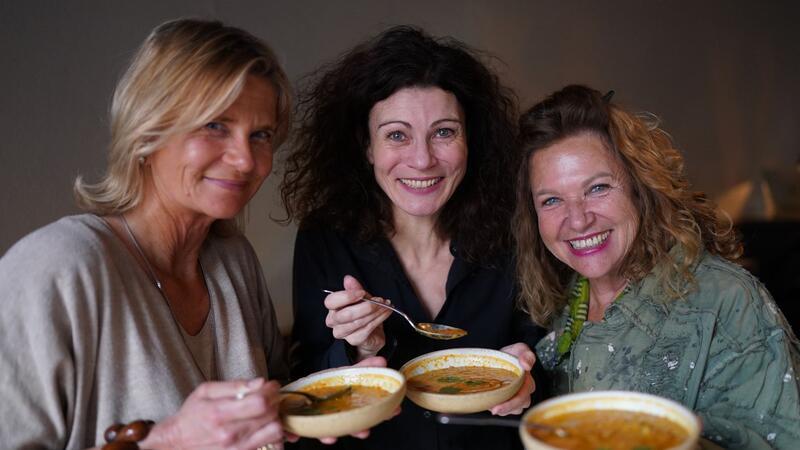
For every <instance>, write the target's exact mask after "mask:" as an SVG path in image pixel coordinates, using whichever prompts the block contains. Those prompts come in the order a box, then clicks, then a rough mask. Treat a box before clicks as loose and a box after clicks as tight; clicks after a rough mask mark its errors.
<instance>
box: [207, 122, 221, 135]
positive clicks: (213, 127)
mask: <svg viewBox="0 0 800 450" xmlns="http://www.w3.org/2000/svg"><path fill="white" fill-rule="evenodd" d="M203 128H205V129H206V130H208V131H210V132H212V133H214V134H222V133H224V132H225V131H227V129H226V128H225V125H224V124H222V123H220V122H208V123H207V124H205V125H204V126H203Z"/></svg>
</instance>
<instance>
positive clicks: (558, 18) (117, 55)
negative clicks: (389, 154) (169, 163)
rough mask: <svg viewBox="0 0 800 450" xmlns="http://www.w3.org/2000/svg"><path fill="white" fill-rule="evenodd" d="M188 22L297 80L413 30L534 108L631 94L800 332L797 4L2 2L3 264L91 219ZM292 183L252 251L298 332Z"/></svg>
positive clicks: (727, 0) (256, 230) (264, 205)
mask: <svg viewBox="0 0 800 450" xmlns="http://www.w3.org/2000/svg"><path fill="white" fill-rule="evenodd" d="M180 16H201V17H213V18H219V19H222V20H223V21H226V22H228V23H230V24H233V25H237V26H241V27H243V28H245V29H247V30H249V31H251V32H253V33H254V34H256V35H258V36H260V37H262V38H264V39H265V40H266V41H267V42H269V43H270V44H271V45H272V46H273V47H274V48H275V50H276V52H277V53H278V55H279V57H280V59H281V60H282V62H283V64H284V66H285V68H286V69H287V71H288V73H289V75H290V76H291V78H292V80H293V81H297V80H298V79H299V78H300V77H301V76H302V75H304V74H307V73H309V72H310V71H312V70H314V68H315V67H317V66H319V65H320V64H321V63H323V62H326V61H329V60H330V59H332V58H334V57H335V56H336V55H338V54H340V53H341V52H342V51H344V50H346V49H348V48H349V47H351V46H352V45H354V44H355V43H357V42H359V41H361V40H363V39H364V38H366V37H367V36H370V35H373V34H375V33H377V32H380V31H381V30H383V29H384V28H386V27H387V26H389V25H395V24H401V23H411V24H416V25H420V26H423V27H424V28H426V29H427V30H428V31H429V32H431V33H433V34H435V35H452V36H454V37H456V38H458V39H461V40H463V41H465V42H467V43H468V44H470V45H472V46H474V47H477V48H479V49H483V50H485V51H487V52H490V53H491V54H493V55H495V56H497V60H495V61H494V64H495V66H496V68H497V69H498V71H499V72H500V73H501V75H502V77H503V78H504V80H505V81H506V82H507V84H508V85H510V86H511V87H512V88H514V89H515V90H516V92H517V93H518V95H519V98H520V103H521V105H522V106H523V107H527V106H530V105H531V104H532V103H533V102H535V101H536V100H537V99H539V98H541V97H542V96H544V95H546V94H548V93H550V92H552V91H554V90H555V89H558V88H560V87H561V86H563V85H565V84H568V83H586V84H589V85H592V86H594V87H596V88H598V89H600V90H605V89H615V90H616V92H617V95H616V97H615V98H616V99H617V100H619V101H620V102H622V103H623V104H625V105H627V106H629V107H630V108H632V109H634V110H642V111H650V112H653V113H656V114H657V115H659V116H660V117H661V119H662V120H663V126H664V128H665V129H666V130H667V131H669V132H670V133H671V134H672V136H673V137H674V139H675V141H676V143H677V145H678V146H679V148H681V149H682V150H683V151H684V154H685V156H686V168H687V171H688V174H689V176H690V178H691V180H692V181H693V183H694V184H695V185H696V187H697V188H699V189H702V190H704V191H707V192H708V193H709V194H710V196H711V197H713V198H716V199H720V200H722V201H723V203H724V204H725V207H726V209H727V210H728V212H729V213H730V214H731V215H732V216H734V217H735V218H736V219H737V220H738V221H740V222H741V223H744V222H745V221H747V222H748V223H749V224H750V225H748V226H747V227H745V228H743V231H744V233H743V234H744V236H745V237H746V238H747V239H746V240H747V244H748V245H747V249H748V252H749V255H748V256H750V263H751V266H752V268H754V270H755V271H756V272H757V273H758V274H759V276H761V277H762V279H763V280H764V281H766V282H767V285H768V286H769V288H770V289H771V290H772V291H773V292H774V293H775V296H776V298H778V299H779V301H780V303H781V304H782V305H783V308H784V310H786V311H792V313H791V316H793V317H797V314H798V312H797V311H796V309H794V308H795V307H794V306H793V305H794V304H795V298H796V297H797V293H798V292H800V291H798V289H797V279H798V278H800V277H798V276H797V275H798V265H797V254H798V244H797V241H798V231H797V230H798V226H797V224H796V223H795V222H787V221H785V219H783V220H784V221H781V222H774V220H775V219H781V217H786V216H790V215H791V214H790V212H791V211H790V209H791V208H787V207H786V205H790V206H791V204H792V202H793V201H794V202H797V201H798V199H797V197H798V195H791V194H790V195H787V194H786V192H792V191H791V186H792V184H791V183H792V182H791V181H790V182H789V183H788V184H787V183H783V184H782V185H778V184H775V183H773V185H772V186H771V187H770V186H768V182H770V181H771V182H774V181H775V179H777V178H775V177H773V176H771V175H769V176H768V175H767V174H773V175H774V174H775V173H778V174H779V175H780V174H783V175H781V176H779V177H778V178H779V179H782V180H787V179H789V180H794V179H796V178H797V172H792V171H793V170H795V163H796V161H797V160H798V156H799V155H800V127H798V118H799V117H800V114H799V113H798V100H799V99H800V95H799V94H800V83H799V82H800V51H799V50H800V31H798V30H799V28H798V26H797V24H798V23H800V2H796V1H767V2H757V1H749V0H748V1H744V0H724V1H723V0H714V1H704V2H694V1H655V0H651V1H646V2H642V1H634V0H620V1H606V2H599V1H588V0H583V1H565V2H556V1H531V0H517V1H503V0H495V1H458V2H456V1H437V0H405V1H367V0H354V1H338V2H337V1H329V0H313V1H290V0H286V1H256V0H244V1H233V0H231V1H211V0H201V1H195V0H176V1H152V0H151V1H135V2H130V1H110V0H109V1H99V0H98V1H92V2H88V1H63V2H61V1H49V2H48V1H26V2H22V1H16V2H14V1H10V0H0V58H2V62H0V67H2V70H0V124H2V129H1V130H2V131H0V136H1V137H0V180H1V181H0V183H1V184H0V254H2V253H4V252H5V251H6V250H7V249H8V248H9V247H10V246H11V245H12V244H13V243H14V242H15V241H16V240H18V239H19V238H21V237H22V236H23V235H24V234H26V233H28V232H30V231H32V230H33V229H35V228H37V227H40V226H42V225H44V224H46V223H48V222H51V221H53V220H55V219H56V218H58V217H60V216H63V215H65V214H71V213H75V212H77V210H76V209H75V207H74V205H73V202H72V197H71V185H72V182H73V180H74V178H75V176H76V175H78V174H84V175H86V176H88V177H89V178H92V179H96V177H97V176H98V175H99V174H100V173H101V171H102V168H103V167H104V165H105V151H106V150H105V147H106V142H107V139H108V134H107V119H106V115H107V109H108V104H109V100H110V98H111V93H112V89H113V86H114V84H115V82H116V80H117V78H118V77H119V76H120V74H121V71H122V70H123V68H124V67H125V66H126V64H127V62H128V60H129V58H130V57H131V55H132V53H133V51H134V50H135V48H136V47H137V46H138V45H139V43H140V42H141V41H142V40H143V39H144V38H145V36H146V35H147V33H148V32H149V31H150V30H151V29H152V28H153V27H154V26H156V25H157V24H159V23H161V22H163V21H165V20H167V19H172V18H176V17H180ZM280 168H281V166H280V164H278V165H277V167H276V171H277V172H278V173H279V172H280ZM787 174H788V175H787ZM792 174H794V175H792ZM781 177H782V178H781ZM792 177H794V178H792ZM278 179H279V176H272V177H271V178H270V179H269V180H267V183H266V184H265V187H264V188H263V189H262V190H261V192H260V193H259V194H258V196H257V197H256V199H255V200H254V201H253V204H252V206H251V208H250V225H249V228H248V236H249V237H250V239H251V240H252V242H253V244H254V246H255V248H256V249H257V251H258V253H259V257H260V259H261V261H262V264H263V266H264V271H265V275H266V278H267V283H268V284H269V286H270V289H271V291H272V293H273V297H274V299H275V302H276V305H277V306H276V307H277V309H278V315H279V318H280V322H281V327H282V329H284V330H286V329H288V327H289V326H290V324H291V320H292V318H291V308H290V301H291V300H290V299H291V287H290V286H289V283H288V280H290V278H291V275H290V274H291V272H290V268H291V262H292V261H291V259H292V243H293V238H294V232H295V230H294V228H293V227H281V226H278V225H276V224H275V223H273V222H272V221H271V220H270V215H272V216H280V214H281V208H280V204H279V202H278V201H277V197H276V195H275V185H276V182H277V180H278ZM765 186H767V187H770V188H769V189H764V187H765ZM781 186H783V187H781ZM786 186H789V187H788V188H787V187H786ZM765 220H766V222H764V221H765ZM792 283H794V284H792Z"/></svg>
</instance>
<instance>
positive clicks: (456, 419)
mask: <svg viewBox="0 0 800 450" xmlns="http://www.w3.org/2000/svg"><path fill="white" fill-rule="evenodd" d="M436 421H437V422H439V423H442V424H452V425H495V426H501V427H513V428H519V425H520V424H521V423H522V421H521V420H519V419H504V418H500V417H468V416H454V415H448V414H436ZM525 427H526V428H536V429H539V430H544V431H549V432H550V433H553V434H555V435H556V436H558V437H560V438H564V437H567V436H569V433H567V430H565V429H563V428H561V427H554V426H551V425H544V424H541V423H535V422H525Z"/></svg>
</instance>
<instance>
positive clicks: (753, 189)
mask: <svg viewBox="0 0 800 450" xmlns="http://www.w3.org/2000/svg"><path fill="white" fill-rule="evenodd" d="M717 203H718V204H719V207H720V208H721V209H722V210H724V211H725V212H726V213H728V215H729V216H730V217H731V219H732V220H733V222H734V223H740V222H753V221H755V222H760V221H773V220H779V221H794V220H800V159H799V160H798V161H797V162H796V163H795V164H793V165H790V166H787V167H785V168H778V169H775V168H772V169H764V170H762V171H761V172H760V173H759V174H758V175H756V176H755V177H753V178H752V179H750V180H747V181H743V182H741V183H739V184H737V185H735V186H733V187H732V188H730V189H728V190H727V191H726V192H725V193H724V194H723V195H722V196H721V197H720V198H719V199H718V200H717Z"/></svg>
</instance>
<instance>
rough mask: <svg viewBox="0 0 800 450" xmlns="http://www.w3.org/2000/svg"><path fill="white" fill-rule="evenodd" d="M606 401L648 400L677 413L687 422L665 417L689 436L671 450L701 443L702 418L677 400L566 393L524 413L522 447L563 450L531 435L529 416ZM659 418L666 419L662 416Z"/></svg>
mask: <svg viewBox="0 0 800 450" xmlns="http://www.w3.org/2000/svg"><path fill="white" fill-rule="evenodd" d="M620 397H621V398H620ZM606 398H609V399H614V398H619V399H620V400H622V401H633V402H635V401H646V402H647V403H656V404H660V405H661V406H664V407H666V408H667V409H671V410H672V411H673V412H675V413H676V414H677V415H678V416H680V417H681V418H682V419H684V420H682V421H681V422H676V421H675V420H674V419H672V418H671V417H666V419H667V420H671V421H672V422H675V423H676V425H678V426H680V427H682V428H683V429H684V430H685V431H686V432H687V437H686V439H685V440H684V441H683V442H681V443H680V444H678V446H677V447H672V448H683V447H682V446H685V445H686V444H687V443H689V442H693V441H697V440H699V438H700V434H701V433H702V430H703V427H702V422H701V420H700V417H699V416H698V415H697V414H695V413H694V412H693V411H692V410H690V409H689V408H687V407H686V406H684V405H682V404H680V403H678V402H676V401H675V400H672V399H669V398H666V397H661V396H658V395H654V394H648V393H646V392H638V391H626V390H620V389H616V390H601V391H587V392H573V393H568V394H563V395H559V396H557V397H553V398H551V399H548V400H545V401H543V402H541V403H537V404H536V405H534V406H533V407H531V408H528V410H527V411H525V413H524V414H523V415H522V420H520V423H519V433H520V436H521V438H522V441H523V444H524V443H525V441H526V439H527V440H533V441H535V442H536V443H537V445H539V446H540V447H541V448H543V449H552V450H561V449H559V448H558V447H553V446H550V445H547V444H546V443H544V442H543V441H541V440H539V439H537V438H536V437H534V436H533V435H531V434H530V433H528V430H527V427H526V426H525V424H526V423H527V422H528V420H529V419H530V417H531V416H532V415H534V414H536V413H537V412H541V411H542V410H545V409H547V408H550V407H553V405H560V404H564V403H573V402H591V401H592V400H600V399H606ZM601 409H602V408H596V409H595V408H586V410H601ZM606 409H611V408H606ZM565 413H566V412H565ZM650 414H652V413H650ZM555 415H560V414H555ZM654 415H655V414H654ZM659 417H663V416H661V415H659ZM687 425H688V426H689V427H690V429H687Z"/></svg>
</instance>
